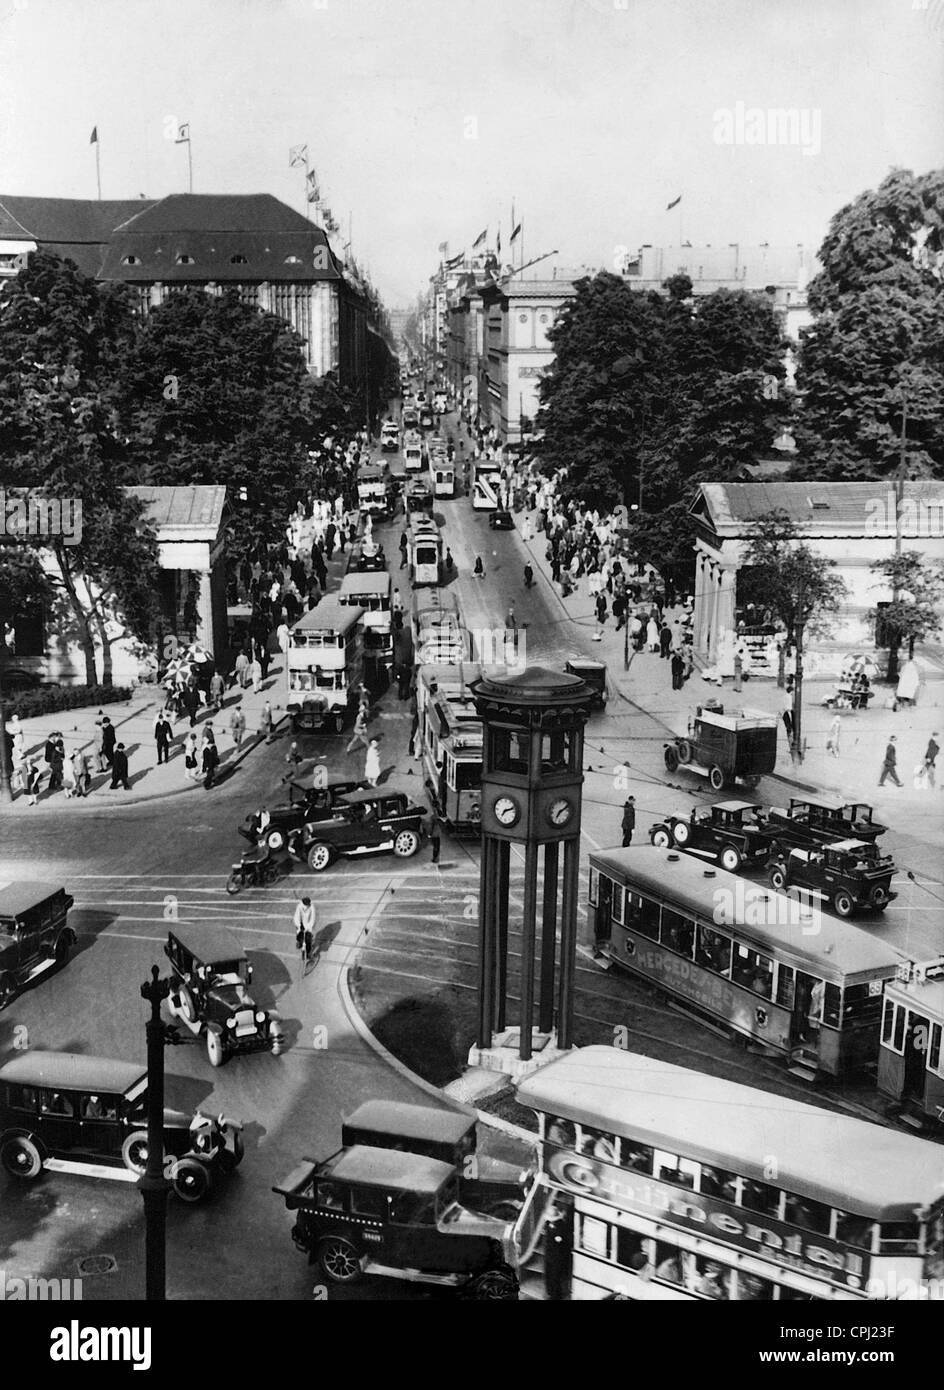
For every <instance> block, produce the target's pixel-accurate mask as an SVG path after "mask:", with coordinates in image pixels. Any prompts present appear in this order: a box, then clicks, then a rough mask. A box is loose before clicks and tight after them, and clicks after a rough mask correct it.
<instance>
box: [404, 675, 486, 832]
mask: <svg viewBox="0 0 944 1390" xmlns="http://www.w3.org/2000/svg"><path fill="white" fill-rule="evenodd" d="M503 671H504V668H503V667H500V666H483V665H482V664H481V663H479V662H464V663H462V664H461V665H457V664H436V665H427V666H421V667H420V669H419V671H418V672H417V677H416V712H417V718H418V720H419V723H418V738H419V740H420V748H421V750H422V761H423V775H424V782H425V785H426V790H427V791H428V793H429V798H430V801H431V802H432V806H433V810H434V812H435V814H436V815H437V816H438V817H439V819H440V820H441V821H442V823H443V824H444V825H445V827H446V829H447V830H448V831H449V833H450V834H451V835H472V836H477V835H478V834H479V833H480V831H481V828H482V824H481V823H482V747H483V732H482V722H481V720H480V719H479V716H478V714H477V712H476V709H475V702H474V700H473V699H472V695H471V692H470V690H469V682H470V681H473V680H476V679H477V678H479V677H482V676H490V675H500V674H502V673H503Z"/></svg>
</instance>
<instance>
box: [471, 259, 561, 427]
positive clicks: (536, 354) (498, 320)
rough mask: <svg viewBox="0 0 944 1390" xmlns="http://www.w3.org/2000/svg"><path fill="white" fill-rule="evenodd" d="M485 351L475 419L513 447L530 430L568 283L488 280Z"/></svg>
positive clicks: (484, 296)
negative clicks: (551, 333)
mask: <svg viewBox="0 0 944 1390" xmlns="http://www.w3.org/2000/svg"><path fill="white" fill-rule="evenodd" d="M481 294H482V304H483V310H484V337H485V341H484V351H483V353H482V355H481V356H480V358H479V386H478V421H479V424H480V425H481V426H482V427H483V428H484V429H494V430H496V431H497V432H498V435H499V437H500V438H501V441H502V443H503V444H516V443H519V442H520V441H521V437H522V433H523V431H522V420H524V421H525V431H524V432H526V431H527V429H528V428H529V427H530V428H533V425H534V420H535V417H536V415H537V412H538V405H539V400H538V385H539V382H540V379H541V377H542V375H543V373H544V371H545V370H546V368H547V367H549V366H550V365H551V363H552V362H553V361H554V349H553V348H552V347H551V344H550V342H549V341H548V333H549V332H550V330H551V328H552V327H553V326H554V324H555V322H556V321H557V317H558V315H559V314H560V312H561V310H562V309H563V307H564V305H565V304H566V303H567V301H568V300H569V299H572V298H573V296H574V294H575V289H574V282H573V280H571V279H560V280H519V279H516V278H514V277H512V278H506V279H504V280H501V281H497V282H496V281H492V282H490V283H488V284H486V285H484V286H483V287H482V291H481Z"/></svg>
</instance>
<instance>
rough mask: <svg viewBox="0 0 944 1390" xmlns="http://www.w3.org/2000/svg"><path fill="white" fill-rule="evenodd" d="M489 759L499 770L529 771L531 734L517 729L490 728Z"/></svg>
mask: <svg viewBox="0 0 944 1390" xmlns="http://www.w3.org/2000/svg"><path fill="white" fill-rule="evenodd" d="M488 738H489V761H490V764H491V766H492V767H493V768H494V769H495V770H496V771H497V772H527V770H528V742H529V735H528V734H527V733H523V732H519V731H518V730H516V729H489V731H488Z"/></svg>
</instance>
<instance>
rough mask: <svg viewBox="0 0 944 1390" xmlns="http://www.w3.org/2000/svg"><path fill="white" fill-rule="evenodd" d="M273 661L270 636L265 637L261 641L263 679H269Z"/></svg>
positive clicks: (260, 653) (260, 652) (260, 655)
mask: <svg viewBox="0 0 944 1390" xmlns="http://www.w3.org/2000/svg"><path fill="white" fill-rule="evenodd" d="M287 597H288V598H292V595H291V594H289V595H288V596H287ZM292 603H293V605H295V600H294V599H292ZM296 606H297V605H296ZM295 616H296V617H297V616H298V614H297V613H296V614H295ZM271 663H272V653H271V652H270V651H269V640H268V638H264V639H263V640H262V641H261V642H260V643H259V665H260V667H261V668H262V679H263V680H267V679H268V676H269V666H270V665H271Z"/></svg>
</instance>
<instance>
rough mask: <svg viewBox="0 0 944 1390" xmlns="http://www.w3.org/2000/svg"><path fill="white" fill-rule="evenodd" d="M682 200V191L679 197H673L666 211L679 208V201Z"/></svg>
mask: <svg viewBox="0 0 944 1390" xmlns="http://www.w3.org/2000/svg"><path fill="white" fill-rule="evenodd" d="M681 201H682V195H681V193H680V194H679V195H678V197H677V198H673V199H672V202H671V203H669V205H668V207H667V208H666V212H671V211H672V209H673V208H677V207H678V205H679V203H680V202H681Z"/></svg>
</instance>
